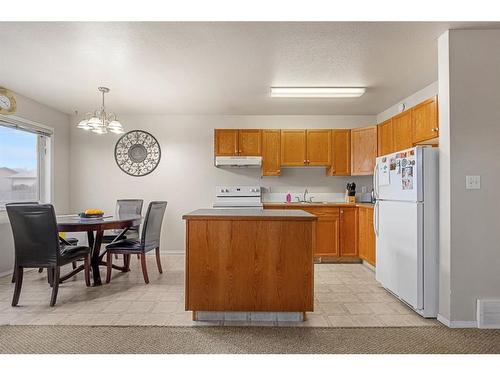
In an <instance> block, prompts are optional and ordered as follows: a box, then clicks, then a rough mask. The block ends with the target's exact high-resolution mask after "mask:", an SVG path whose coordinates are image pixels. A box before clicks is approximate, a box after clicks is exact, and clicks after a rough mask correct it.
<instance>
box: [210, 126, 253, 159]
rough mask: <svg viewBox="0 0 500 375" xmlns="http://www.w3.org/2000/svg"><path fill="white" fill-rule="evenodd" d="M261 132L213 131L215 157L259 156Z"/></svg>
mask: <svg viewBox="0 0 500 375" xmlns="http://www.w3.org/2000/svg"><path fill="white" fill-rule="evenodd" d="M261 144H262V140H261V130H259V129H240V130H238V129H215V146H214V150H215V156H236V155H241V156H259V155H260V154H261Z"/></svg>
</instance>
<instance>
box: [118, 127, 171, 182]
mask: <svg viewBox="0 0 500 375" xmlns="http://www.w3.org/2000/svg"><path fill="white" fill-rule="evenodd" d="M160 158H161V149H160V144H159V143H158V141H157V140H156V138H155V137H153V136H152V135H151V134H149V133H148V132H145V131H142V130H132V131H129V132H128V133H125V134H124V135H122V136H121V137H120V139H119V140H118V142H116V146H115V160H116V164H117V165H118V167H120V169H121V170H122V171H123V172H125V173H127V174H129V175H130V176H136V177H140V176H145V175H147V174H150V173H151V172H153V171H154V170H155V168H156V167H157V166H158V164H159V163H160Z"/></svg>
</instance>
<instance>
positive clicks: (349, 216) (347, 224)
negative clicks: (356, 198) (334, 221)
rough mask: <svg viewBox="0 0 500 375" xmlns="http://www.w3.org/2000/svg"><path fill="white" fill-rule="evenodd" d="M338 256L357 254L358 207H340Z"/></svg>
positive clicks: (354, 255) (353, 255)
mask: <svg viewBox="0 0 500 375" xmlns="http://www.w3.org/2000/svg"><path fill="white" fill-rule="evenodd" d="M340 256H341V257H356V256H358V208H357V207H345V208H344V207H342V208H340Z"/></svg>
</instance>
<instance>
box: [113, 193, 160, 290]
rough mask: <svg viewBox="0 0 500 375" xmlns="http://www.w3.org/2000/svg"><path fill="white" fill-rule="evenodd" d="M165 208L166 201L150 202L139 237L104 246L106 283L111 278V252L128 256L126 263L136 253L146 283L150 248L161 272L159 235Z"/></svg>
mask: <svg viewBox="0 0 500 375" xmlns="http://www.w3.org/2000/svg"><path fill="white" fill-rule="evenodd" d="M166 208H167V202H161V201H159V202H151V203H150V204H149V206H148V211H147V213H146V217H145V219H144V223H143V225H142V234H141V238H140V239H137V240H134V239H129V238H127V239H123V240H118V241H115V242H113V243H111V244H109V245H107V246H106V251H107V253H106V263H107V273H106V283H109V282H110V280H111V271H112V269H113V268H112V267H113V254H123V255H124V256H125V257H127V258H129V260H128V261H127V263H128V262H129V261H130V255H131V254H138V255H139V257H140V259H141V268H142V275H143V276H144V281H145V282H146V284H148V283H149V277H148V270H147V267H146V253H147V252H149V251H151V250H155V251H156V265H157V266H158V271H159V272H160V273H163V271H162V268H161V261H160V236H161V226H162V223H163V216H164V215H165V210H166Z"/></svg>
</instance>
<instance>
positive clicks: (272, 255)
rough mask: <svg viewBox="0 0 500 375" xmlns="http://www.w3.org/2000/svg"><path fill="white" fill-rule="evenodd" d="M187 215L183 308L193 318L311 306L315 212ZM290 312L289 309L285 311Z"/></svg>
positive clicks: (221, 211) (298, 309)
mask: <svg viewBox="0 0 500 375" xmlns="http://www.w3.org/2000/svg"><path fill="white" fill-rule="evenodd" d="M183 219H184V220H186V286H185V289H186V290H185V303H186V306H185V307H186V310H188V311H193V319H195V320H196V319H200V320H201V319H203V318H202V316H217V315H216V314H212V315H210V313H217V314H219V316H220V314H221V313H222V314H227V313H231V312H243V313H246V316H248V314H249V313H250V314H251V313H252V312H275V313H284V312H287V313H290V312H292V313H300V316H302V317H303V316H304V314H303V313H304V312H306V311H313V307H314V268H313V267H314V266H313V253H314V247H315V225H316V220H317V218H316V216H315V215H312V214H310V213H307V212H305V211H302V210H262V209H241V210H240V209H201V210H196V211H193V212H191V213H188V214H186V215H184V216H183ZM289 316H290V314H289Z"/></svg>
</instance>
